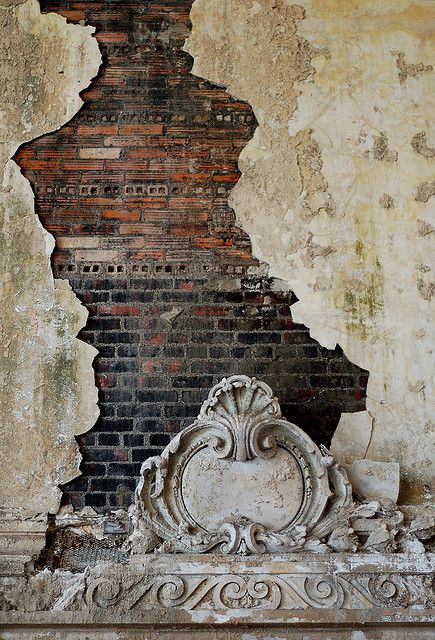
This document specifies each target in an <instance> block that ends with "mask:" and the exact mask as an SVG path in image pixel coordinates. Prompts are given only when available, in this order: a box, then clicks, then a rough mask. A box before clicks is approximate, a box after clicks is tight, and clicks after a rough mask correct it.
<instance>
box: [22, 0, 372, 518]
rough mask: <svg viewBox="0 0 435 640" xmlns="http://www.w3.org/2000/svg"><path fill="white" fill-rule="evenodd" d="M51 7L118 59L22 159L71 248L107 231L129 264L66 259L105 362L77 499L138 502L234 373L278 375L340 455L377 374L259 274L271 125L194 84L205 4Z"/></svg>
mask: <svg viewBox="0 0 435 640" xmlns="http://www.w3.org/2000/svg"><path fill="white" fill-rule="evenodd" d="M40 4H41V7H42V10H43V11H54V12H59V11H60V12H62V13H63V14H64V15H67V16H69V18H71V19H73V16H76V18H75V19H76V20H84V21H86V23H87V24H92V25H95V26H96V28H97V31H96V33H97V38H98V40H99V43H100V46H101V47H102V50H103V58H104V61H103V66H102V69H101V71H100V73H99V75H98V77H97V78H96V79H94V80H93V82H92V84H91V86H90V87H89V89H87V90H86V91H84V92H83V93H82V96H83V99H84V101H85V104H84V106H83V108H82V109H81V110H80V111H79V113H78V114H77V115H76V116H75V118H73V119H72V120H71V121H70V122H68V125H67V126H66V127H65V128H61V129H59V130H58V131H56V132H53V133H51V134H49V135H46V136H42V137H40V138H38V139H37V140H34V141H32V142H31V143H29V144H26V145H23V146H22V147H21V148H20V150H19V151H18V153H17V162H18V163H21V167H22V171H23V173H24V174H25V175H26V177H28V178H29V180H30V181H31V182H32V185H33V187H34V190H35V192H36V200H35V207H36V212H37V214H38V215H39V216H40V219H41V221H42V223H43V224H44V225H45V226H46V228H47V229H48V230H50V231H51V233H53V234H54V236H55V237H56V239H58V238H59V237H68V238H75V239H77V240H80V238H82V237H84V236H86V237H89V236H98V237H99V238H100V241H101V246H102V247H107V248H108V249H109V250H111V251H112V250H115V251H116V252H117V253H116V255H117V258H116V260H114V261H113V263H108V262H97V261H94V262H93V261H92V260H91V261H90V262H89V263H85V262H83V261H81V258H80V251H81V250H80V249H79V248H78V249H62V248H61V247H62V243H61V242H60V243H58V245H57V247H56V249H55V251H54V253H53V259H52V262H53V269H54V272H55V274H56V277H60V278H68V279H69V280H70V282H71V286H72V287H73V289H74V291H75V292H76V293H77V295H78V296H79V297H80V298H81V299H82V300H83V301H84V304H85V305H86V307H87V308H88V310H89V314H90V316H89V320H88V323H87V325H86V327H85V328H84V330H83V331H82V332H81V334H80V335H81V338H82V339H83V340H86V341H87V342H89V343H90V344H92V345H94V346H96V347H97V349H98V350H99V355H98V356H97V357H96V359H95V362H94V366H95V371H96V383H97V385H98V387H99V389H100V409H101V415H100V418H99V420H98V421H97V423H96V425H95V427H94V428H93V429H92V431H91V433H90V434H83V435H82V436H81V437H80V438H78V443H79V446H80V448H81V451H82V454H83V456H84V462H83V464H82V469H83V473H84V474H85V475H84V476H83V478H81V479H76V480H74V481H72V482H71V483H69V484H68V485H66V486H65V487H64V488H63V489H64V491H65V493H66V494H67V497H68V499H69V500H70V501H71V503H72V504H73V505H74V506H75V507H76V508H82V507H83V506H84V504H85V494H86V492H89V494H88V495H90V496H92V495H93V494H95V496H96V498H95V501H94V502H95V504H92V506H93V507H94V508H96V509H97V510H104V509H105V508H109V507H112V508H114V507H116V508H126V506H128V504H130V502H131V499H132V491H133V489H134V486H135V483H136V482H137V477H138V474H139V469H140V464H141V462H142V461H143V459H145V458H146V457H148V455H156V454H157V453H159V452H160V451H161V448H162V446H164V444H165V443H166V442H167V441H168V438H169V437H170V434H171V433H175V432H177V431H178V430H179V429H181V428H182V427H184V426H186V425H187V424H189V422H190V421H191V420H192V419H193V418H194V417H196V415H197V413H198V411H199V407H200V405H201V403H202V402H203V401H204V399H205V397H206V395H207V392H208V389H209V388H210V387H211V386H212V385H213V384H215V383H216V382H218V381H219V379H220V378H221V377H222V376H224V375H231V374H232V373H243V374H246V375H255V376H256V377H258V378H260V379H264V380H265V381H266V382H268V384H270V385H271V386H272V388H273V390H274V391H275V393H276V394H277V395H278V397H280V398H283V400H284V401H285V402H283V412H284V415H286V416H287V417H289V418H291V419H294V421H295V422H296V423H297V424H300V426H301V427H303V428H305V429H306V430H307V431H308V432H309V433H310V434H311V435H312V436H313V437H314V438H315V439H316V441H317V442H324V443H325V444H328V443H329V440H330V437H331V434H332V433H333V431H334V429H335V426H336V424H337V422H338V419H339V416H340V413H341V412H342V411H355V410H361V409H363V408H364V397H365V387H366V384H367V375H366V372H364V371H362V370H360V369H359V368H358V367H356V366H355V365H352V364H351V363H349V362H348V361H347V360H346V358H345V357H344V355H343V353H342V351H341V350H339V349H336V350H335V351H328V350H326V349H322V348H321V347H320V346H319V345H318V344H317V343H316V342H315V341H314V340H312V339H311V338H310V336H309V331H308V330H307V329H306V328H305V327H304V326H302V325H299V324H294V323H293V321H292V317H291V311H290V307H289V305H290V304H293V303H294V302H296V296H294V295H293V294H291V293H289V292H286V291H281V292H280V291H274V289H275V287H276V281H274V280H273V279H272V278H266V277H260V276H254V275H252V273H251V272H250V271H249V269H250V268H251V267H255V266H256V265H257V263H256V261H255V259H254V258H253V256H252V252H251V248H250V244H249V238H248V237H247V235H246V234H245V233H244V232H243V231H241V230H240V229H238V228H237V227H236V226H235V220H234V214H233V211H232V210H231V209H230V208H229V207H228V204H227V201H226V199H227V196H228V193H229V192H230V190H231V188H232V187H233V185H234V184H235V183H236V182H237V179H238V173H237V159H238V156H239V154H240V151H241V150H242V148H243V147H244V146H245V145H246V144H247V142H248V140H249V139H250V138H251V137H252V135H253V132H254V129H255V127H256V122H255V118H254V116H253V113H252V112H251V110H250V108H249V106H248V105H247V104H243V103H240V102H239V101H236V100H234V99H232V98H231V97H230V96H229V95H228V94H227V93H226V91H225V90H224V89H222V88H219V87H217V86H215V85H210V84H209V83H206V82H204V81H203V80H202V79H200V78H196V77H194V76H192V75H191V74H190V68H191V64H192V61H191V58H190V57H189V56H188V55H187V54H185V53H183V52H182V50H181V47H182V44H183V41H184V38H185V37H186V36H187V35H188V33H189V30H190V23H189V10H190V7H191V0H177V1H175V0H155V1H153V2H136V1H133V0H125V1H124V0H111V1H110V2H79V3H77V2H73V1H72V0H41V3H40ZM78 14H80V17H78ZM168 33H169V34H170V38H168ZM117 39H118V40H119V39H121V40H122V41H117ZM222 115H224V116H225V117H223V118H222V119H218V118H219V117H220V116H222ZM119 134H120V135H119ZM118 142H119V144H121V145H122V151H121V155H120V158H119V159H118V160H113V161H111V160H107V161H104V162H102V161H83V160H80V149H82V148H85V147H101V148H105V147H107V146H108V145H112V146H115V145H116V144H118ZM192 169H193V170H192ZM227 288H228V289H230V291H226V290H224V289H227ZM266 296H267V297H266ZM173 310H176V311H177V312H178V315H177V316H176V317H173V318H172V320H170V321H169V320H167V319H166V320H165V317H164V316H163V317H162V314H167V313H168V312H171V311H173ZM311 383H313V384H311ZM322 385H323V386H322ZM337 385H338V386H337ZM343 385H345V386H343ZM121 436H122V437H121ZM148 442H150V447H149V448H146V443H148ZM121 444H122V447H121V446H120V445H121ZM110 452H111V453H110ZM150 452H151V453H150ZM133 454H134V455H133ZM126 455H127V457H128V459H127V460H115V458H117V457H119V456H121V457H122V456H126ZM99 456H100V457H104V458H105V460H108V461H107V462H99V461H97V459H98V457H99ZM111 456H113V461H111V460H112V458H111ZM132 456H133V457H132ZM132 459H134V460H135V462H134V463H132V462H131V460H132ZM136 460H137V462H136ZM107 479H110V480H111V482H110V483H108V484H105V480H107ZM93 480H94V481H95V482H94V483H92V482H91V481H93ZM112 480H113V482H112ZM90 483H91V484H90ZM89 504H91V503H89Z"/></svg>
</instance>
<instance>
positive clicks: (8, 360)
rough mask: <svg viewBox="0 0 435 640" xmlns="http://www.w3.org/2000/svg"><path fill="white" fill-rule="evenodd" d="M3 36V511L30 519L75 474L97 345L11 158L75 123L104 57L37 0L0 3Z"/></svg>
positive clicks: (48, 508) (90, 405) (87, 36)
mask: <svg viewBox="0 0 435 640" xmlns="http://www.w3.org/2000/svg"><path fill="white" fill-rule="evenodd" d="M0 31H1V41H0V95H1V96H2V100H1V110H0V231H1V233H0V243H1V244H0V308H1V320H0V342H1V352H0V381H1V384H0V425H1V438H0V447H1V451H0V485H1V503H0V508H1V509H2V510H4V511H3V513H5V512H9V513H10V512H13V513H16V514H17V516H19V515H20V513H21V514H26V515H30V516H31V515H32V514H41V513H47V512H56V511H57V509H58V506H59V500H60V489H59V484H62V483H65V482H67V481H69V480H71V479H72V478H74V477H75V476H77V475H78V467H79V462H80V455H79V452H78V447H77V443H76V441H75V439H74V436H75V435H77V434H80V433H83V432H84V431H87V430H88V429H90V427H91V426H92V425H93V424H94V422H95V420H96V418H97V415H98V409H97V404H96V403H97V390H96V388H95V384H94V373H93V369H92V360H93V358H94V356H95V353H96V350H95V349H94V348H93V347H91V346H90V345H87V344H85V343H83V342H81V341H80V340H78V339H77V338H76V337H75V336H76V335H77V332H78V331H79V330H80V328H81V327H83V326H84V324H85V322H86V318H87V312H86V310H85V308H84V307H83V306H82V305H81V303H80V302H79V300H78V299H77V298H76V296H75V295H74V293H73V292H72V290H71V288H70V286H69V284H68V282H66V281H64V280H54V278H53V275H52V270H51V266H50V254H51V252H52V250H53V247H54V240H53V238H52V236H51V235H50V234H49V233H47V232H46V231H45V230H44V229H43V227H42V225H41V223H40V221H39V219H38V218H37V216H36V215H35V211H34V196H33V193H32V189H31V187H30V184H29V182H28V181H27V180H26V179H25V178H24V177H23V176H22V175H21V173H20V170H19V168H18V166H17V165H16V164H15V162H14V161H13V160H12V159H11V158H12V156H13V154H14V153H15V151H16V150H17V149H18V147H19V146H20V145H21V144H22V143H24V142H27V141H29V140H32V139H34V138H36V137H38V136H41V135H42V134H44V133H47V132H49V131H53V130H55V129H57V128H59V127H60V126H62V125H63V124H65V123H66V122H67V121H68V120H70V119H71V118H72V116H73V115H74V114H75V113H76V112H77V111H78V110H79V109H80V107H81V105H82V100H81V98H80V96H79V93H80V91H82V90H83V89H84V88H85V87H87V86H88V85H89V83H90V80H91V78H92V77H94V76H95V75H96V73H97V71H98V68H99V65H100V63H101V58H100V53H99V49H98V45H97V42H96V40H95V39H94V38H93V37H92V33H93V31H94V29H93V28H92V27H83V26H78V25H71V24H67V22H66V20H65V19H64V18H62V17H61V16H59V15H55V14H47V15H42V14H41V13H40V8H39V3H38V2H37V0H26V1H19V0H15V1H12V0H0ZM9 517H10V516H9Z"/></svg>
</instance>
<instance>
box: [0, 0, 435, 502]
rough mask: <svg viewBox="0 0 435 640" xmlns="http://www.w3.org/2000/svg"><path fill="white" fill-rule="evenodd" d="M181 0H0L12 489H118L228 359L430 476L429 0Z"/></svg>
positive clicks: (321, 428) (423, 488) (364, 445)
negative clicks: (79, 452)
mask: <svg viewBox="0 0 435 640" xmlns="http://www.w3.org/2000/svg"><path fill="white" fill-rule="evenodd" d="M191 5H192V3H191V1H190V0H155V1H154V2H144V1H143V0H128V1H122V2H121V0H115V1H113V2H112V1H110V2H109V1H105V2H97V1H95V2H94V1H92V2H73V1H68V0H42V1H41V3H40V4H39V3H38V2H37V1H36V0H24V1H21V2H20V1H19V0H17V1H6V0H0V27H1V30H2V34H3V36H2V40H1V43H0V65H1V74H0V88H1V92H2V96H3V100H2V103H3V106H2V111H1V113H0V154H1V156H0V163H1V169H2V172H4V176H3V178H2V187H1V190H0V214H1V217H2V219H1V234H2V235H1V242H2V243H3V246H4V249H3V246H2V250H1V258H0V260H1V271H2V281H1V290H0V296H2V298H1V304H2V310H4V311H3V313H2V326H1V332H2V333H1V342H2V351H1V354H0V358H1V361H0V365H1V366H0V375H1V376H2V391H1V396H0V401H1V405H0V418H1V422H2V427H3V430H4V435H3V436H2V447H4V450H2V453H1V459H0V462H1V466H2V479H3V474H4V478H6V480H7V482H3V481H2V485H3V486H4V487H5V489H4V504H3V505H2V506H3V507H5V508H12V507H22V508H26V509H29V510H30V511H32V510H33V511H34V512H38V511H40V512H41V511H42V512H44V511H56V509H57V506H58V502H59V493H60V492H59V489H58V485H59V484H61V485H64V491H65V496H66V499H67V500H69V501H71V502H72V503H73V505H74V506H75V507H80V506H83V505H84V504H87V505H92V506H94V507H96V508H98V509H101V510H104V509H107V508H108V507H126V506H128V504H129V503H130V501H131V492H132V490H133V488H134V486H135V485H136V482H137V477H138V473H139V469H140V465H141V462H142V461H143V460H144V459H145V458H146V457H148V456H149V455H153V454H155V453H158V452H159V451H160V450H161V448H162V446H164V445H165V444H166V443H167V442H168V440H169V438H170V434H171V433H173V432H176V431H178V430H179V429H180V428H182V427H183V426H185V425H186V424H188V423H189V422H190V421H191V420H192V419H193V418H194V417H195V415H196V413H197V412H198V409H199V406H200V403H201V401H202V400H203V397H204V393H205V391H206V390H207V389H208V388H209V387H210V386H211V385H212V384H213V383H214V382H216V381H217V380H219V379H220V378H221V377H222V376H224V375H228V374H231V373H233V374H234V373H240V374H247V375H255V376H257V377H258V378H261V379H264V380H265V381H266V382H268V383H269V384H270V385H271V386H272V387H273V388H274V389H276V390H277V392H278V395H279V397H280V400H281V404H282V407H283V410H284V414H285V416H286V417H287V418H289V419H290V420H292V421H294V422H296V423H297V424H299V425H300V426H301V427H303V428H304V429H306V430H307V431H308V432H309V434H310V435H311V436H312V437H313V438H314V439H315V440H316V441H317V442H323V443H326V444H329V443H330V440H331V436H332V434H333V432H334V430H335V429H336V427H337V423H338V421H339V418H340V415H341V414H342V413H343V412H344V413H343V417H342V419H341V421H340V423H339V425H338V430H337V432H336V438H335V439H334V441H333V448H334V453H335V455H336V457H338V458H340V459H342V460H343V461H345V462H351V461H352V460H354V459H359V460H361V459H362V460H374V461H384V462H385V461H386V462H395V463H400V465H401V470H402V492H401V501H402V502H415V501H420V500H425V499H428V498H429V497H430V482H431V477H432V474H431V470H430V448H429V440H430V437H431V434H432V433H433V428H432V424H431V415H432V414H433V404H431V390H432V387H431V385H432V383H433V381H432V377H431V373H432V364H431V355H432V354H431V336H430V330H431V328H430V323H429V319H430V309H431V305H432V304H433V299H432V298H433V293H434V284H433V275H432V266H431V255H430V249H429V247H430V244H431V242H433V226H432V225H433V220H432V221H431V220H430V207H431V206H433V201H434V199H433V196H434V193H435V188H434V182H433V181H434V176H433V163H434V155H435V151H434V145H435V133H434V131H433V122H432V120H431V119H432V112H433V109H432V106H431V102H432V96H433V88H434V85H433V82H434V70H433V68H432V65H434V64H435V63H434V56H433V53H434V52H433V48H434V44H433V32H432V31H431V27H430V25H431V20H433V12H434V3H432V2H430V1H425V0H418V1H417V0H415V1H414V2H411V0H409V1H408V0H394V1H392V0H384V1H382V2H380V1H377V0H376V1H375V0H364V1H363V2H357V1H356V0H300V2H298V3H293V2H290V1H285V0H275V1H273V2H272V0H259V1H256V0H252V1H251V0H243V1H241V0H196V1H195V2H194V4H193V7H192V12H191V14H190V19H189V12H190V9H191ZM40 8H41V10H42V12H43V13H42V15H41V13H40ZM50 12H55V13H50ZM56 14H57V15H56ZM59 14H61V15H59ZM61 16H63V17H61ZM65 18H66V20H65ZM67 20H68V22H67ZM190 20H191V23H192V24H191V23H190ZM73 23H76V24H73ZM86 24H87V25H92V26H83V25H86ZM191 27H192V32H191V35H190V36H189V34H190V30H191ZM94 30H96V33H95V37H93V36H92V33H93V32H94ZM187 37H188V40H187V43H186V45H185V51H183V50H182V48H183V43H184V41H185V39H186V38H187ZM97 41H98V43H99V45H100V47H101V53H102V55H103V65H102V67H101V69H100V71H99V73H98V68H99V64H100V53H99V51H98V46H97ZM187 52H188V53H187ZM188 54H190V55H188ZM191 56H192V57H193V59H194V61H193V65H194V66H193V75H191V74H190V71H191V67H192V57H191ZM97 73H98V76H97V77H96V78H95V79H94V81H93V82H92V84H91V85H90V88H89V89H88V90H87V91H84V92H83V93H82V94H81V97H80V96H79V92H81V91H83V90H84V89H85V88H86V87H87V86H88V85H89V84H90V81H91V79H92V78H93V77H94V76H96V74H97ZM82 99H83V100H84V102H85V105H84V107H83V108H82V109H81V110H80V112H79V113H78V114H77V116H75V117H74V118H73V116H74V114H76V113H77V112H78V110H79V108H80V106H81V104H82ZM71 118H73V119H71ZM62 125H65V126H63V127H62V128H61V129H59V127H61V126H62ZM58 129H59V130H58ZM49 132H51V133H49ZM53 132H54V133H53ZM43 134H48V135H43ZM39 136H42V137H39ZM35 138H38V139H37V140H35ZM23 143H26V144H24V145H23ZM20 145H23V146H21V147H20ZM18 147H20V149H19V150H18V153H17V154H16V156H15V160H16V162H17V163H18V164H19V167H20V168H21V170H22V172H23V174H24V176H25V177H23V175H22V174H21V173H20V171H19V169H18V167H17V165H16V164H15V162H14V161H12V160H11V158H12V157H13V156H14V154H15V153H16V152H17V149H18ZM239 155H240V160H239V168H240V172H241V173H240V172H239V170H238V169H237V160H238V157H239ZM2 175H3V174H2ZM240 175H241V178H240ZM26 178H27V179H28V180H26ZM239 178H240V179H239ZM29 182H30V184H29ZM31 187H33V190H34V192H35V210H36V214H37V215H39V218H40V221H39V220H38V217H37V216H35V212H34V209H33V207H34V203H33V194H32V190H31ZM228 197H229V198H230V200H229V202H230V205H231V207H232V208H233V209H234V211H235V213H236V218H237V219H235V217H234V212H233V210H232V209H231V208H230V206H229V204H228ZM41 222H42V225H43V226H41ZM236 223H237V224H236ZM237 225H239V226H237ZM44 228H45V230H44ZM47 231H48V232H50V233H51V234H53V236H54V237H55V240H56V248H55V251H54V254H53V259H52V266H53V270H54V273H55V275H56V276H57V277H58V278H59V279H56V280H54V279H53V275H52V271H51V268H50V253H51V251H52V248H53V246H52V245H53V240H52V237H51V236H50V235H49V234H48V233H47ZM68 281H69V283H70V284H71V286H72V289H73V291H74V293H76V294H77V295H78V297H79V298H80V300H81V301H82V302H83V304H84V305H85V306H86V307H87V309H88V311H89V315H90V317H89V320H88V322H87V325H86V327H85V329H84V331H83V332H82V334H81V336H80V337H81V339H82V340H83V341H85V342H86V343H87V344H85V343H84V342H83V341H79V340H77V339H76V337H75V336H76V333H77V331H78V330H79V329H80V328H81V327H83V326H84V324H85V322H86V311H85V309H84V307H83V306H81V305H80V304H79V301H78V300H77V298H76V297H75V295H74V293H73V292H72V291H71V289H70V286H69V284H68ZM291 292H294V294H293V293H291ZM289 305H292V306H291V310H290V308H289ZM307 327H308V329H307ZM309 333H310V334H311V336H310V335H309ZM94 347H96V348H97V349H98V352H99V355H98V357H97V358H96V360H95V369H96V382H97V385H98V387H99V390H100V396H99V399H100V407H101V417H100V419H99V421H98V423H97V425H96V426H95V428H94V429H92V430H91V431H90V432H89V433H85V432H86V431H88V430H89V429H90V427H91V426H92V425H93V423H94V422H95V419H96V416H97V411H96V404H95V403H96V392H95V388H94V384H93V375H94V374H93V371H92V368H91V362H92V358H93V356H94V354H95V353H96V351H95V349H94ZM367 371H368V372H369V374H370V375H369V383H368V384H369V386H368V394H367V412H366V411H364V409H365V387H366V383H367ZM80 433H82V434H84V435H82V436H81V437H80V438H79V444H80V448H81V452H82V454H83V458H84V462H83V464H82V467H81V469H82V472H83V475H82V477H81V478H79V479H78V480H76V481H74V482H73V483H71V484H69V485H66V486H65V483H67V482H68V481H69V480H71V479H72V478H73V477H75V476H76V475H77V469H78V464H79V460H80V456H79V455H78V449H77V445H76V443H75V440H74V438H73V435H74V434H80ZM362 468H364V467H362ZM2 492H3V491H2Z"/></svg>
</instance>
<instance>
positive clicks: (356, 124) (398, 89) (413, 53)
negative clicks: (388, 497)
mask: <svg viewBox="0 0 435 640" xmlns="http://www.w3.org/2000/svg"><path fill="white" fill-rule="evenodd" d="M434 17H435V4H434V3H433V2H431V1H430V0H394V1H393V0H383V1H382V2H379V1H378V0H364V1H363V2H361V1H357V0H300V1H299V2H298V3H297V4H295V3H293V2H290V1H286V0H252V1H251V0H246V1H243V2H240V1H239V0H223V1H222V0H195V2H194V4H193V7H192V12H191V20H192V33H191V36H190V37H189V39H188V40H187V42H186V45H185V49H186V51H188V52H189V53H190V54H191V55H192V56H193V58H194V64H193V69H192V72H193V73H194V74H195V75H198V76H201V77H203V78H206V79H208V80H210V81H212V82H214V83H217V84H219V85H223V86H225V87H227V89H228V91H229V93H230V94H231V95H233V96H235V97H237V98H239V99H242V100H245V101H247V102H249V103H250V105H251V106H252V108H253V110H254V112H255V115H256V118H257V120H258V128H257V129H256V131H255V135H254V137H253V139H252V140H251V141H250V142H249V144H248V145H247V146H246V147H245V149H244V150H243V152H242V154H241V156H240V161H239V162H240V169H241V171H242V177H241V179H240V181H239V182H238V184H237V185H236V187H235V189H234V190H233V192H232V195H231V204H232V206H233V208H234V210H235V212H236V215H237V220H238V223H239V224H240V225H241V226H242V227H243V229H244V230H245V231H247V233H248V234H249V236H250V239H251V241H252V245H253V250H254V253H255V255H256V256H257V257H258V258H260V259H261V260H263V261H265V262H266V263H268V264H269V265H270V275H272V276H275V277H279V278H282V279H285V280H286V281H287V282H289V284H290V286H291V288H292V289H293V290H294V291H295V293H296V295H297V297H298V299H299V301H298V302H297V303H296V304H295V305H293V307H292V313H293V317H294V318H295V319H296V320H297V321H299V322H302V323H304V324H305V325H307V326H308V327H309V328H310V332H311V334H312V336H313V337H314V338H316V339H317V340H318V341H319V342H320V343H321V344H322V345H324V346H326V347H329V348H334V347H335V345H336V344H339V345H340V346H341V347H342V348H343V350H344V352H345V354H346V355H347V357H348V358H349V359H350V360H351V361H353V362H355V363H356V364H358V365H359V366H361V367H364V368H366V369H368V370H369V372H370V377H369V384H368V390H367V394H368V398H367V411H368V414H367V419H362V418H361V416H360V415H358V414H354V415H355V419H353V418H352V414H347V416H346V429H347V430H349V429H350V430H351V432H352V430H353V431H354V436H353V437H350V438H348V441H349V440H350V442H352V440H355V442H356V443H357V449H358V451H355V453H354V456H353V457H355V458H360V457H362V458H368V459H372V460H374V461H388V462H398V463H400V467H401V494H400V500H401V501H402V502H418V501H421V500H426V499H430V485H431V483H432V482H433V472H432V470H431V439H432V438H433V432H434V431H433V423H432V422H431V420H432V416H433V409H434V404H433V395H432V393H433V354H432V344H433V323H432V328H431V325H430V318H431V314H432V312H433V294H434V287H435V285H434V279H433V251H432V252H431V248H432V247H433V230H434V227H433V224H434V220H433V215H432V212H433V205H434V199H433V195H434V182H433V180H434V156H435V130H434V123H433V105H432V100H433V98H432V96H433V93H434V88H435V87H434V77H435V76H434V69H433V65H435V62H434V60H435V55H434V54H435V51H434V49H435V37H434V31H433V28H431V23H432V24H433V20H434ZM361 429H365V430H366V433H364V434H362V433H360V430H361ZM339 430H340V426H339ZM362 443H365V444H364V447H362ZM362 449H364V450H363V451H362ZM432 450H433V449H432ZM339 453H340V452H339V447H336V449H335V452H334V454H335V456H336V457H338V458H339ZM361 453H362V455H361ZM350 454H351V457H352V450H350ZM348 455H349V450H346V451H345V452H344V454H343V457H344V458H347V457H348ZM344 461H347V460H344Z"/></svg>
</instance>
